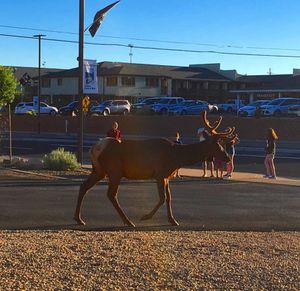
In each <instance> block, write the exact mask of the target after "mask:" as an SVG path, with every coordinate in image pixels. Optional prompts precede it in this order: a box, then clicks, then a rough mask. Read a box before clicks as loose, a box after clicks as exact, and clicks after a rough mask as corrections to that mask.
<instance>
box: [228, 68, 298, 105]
mask: <svg viewBox="0 0 300 291" xmlns="http://www.w3.org/2000/svg"><path fill="white" fill-rule="evenodd" d="M237 81H238V82H239V83H240V84H241V85H240V86H239V87H240V88H239V89H233V90H230V93H232V95H236V96H237V97H238V98H241V99H243V100H246V101H249V102H252V101H254V100H257V99H266V100H268V99H274V98H279V97H287V96H288V97H297V98H300V70H299V69H294V70H293V74H282V75H251V76H239V77H238V78H237Z"/></svg>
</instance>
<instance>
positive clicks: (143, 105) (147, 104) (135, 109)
mask: <svg viewBox="0 0 300 291" xmlns="http://www.w3.org/2000/svg"><path fill="white" fill-rule="evenodd" d="M160 99H162V97H149V98H145V99H143V100H141V101H140V102H138V103H134V104H132V105H131V109H130V112H131V113H133V114H147V113H150V110H151V105H153V104H155V103H158V102H159V101H160Z"/></svg>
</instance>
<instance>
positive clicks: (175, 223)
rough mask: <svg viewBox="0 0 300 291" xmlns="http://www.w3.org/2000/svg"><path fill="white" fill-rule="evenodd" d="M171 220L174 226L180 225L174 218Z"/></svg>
mask: <svg viewBox="0 0 300 291" xmlns="http://www.w3.org/2000/svg"><path fill="white" fill-rule="evenodd" d="M169 222H170V223H171V224H172V225H173V226H178V225H179V223H178V222H177V221H176V220H175V219H174V218H172V219H169Z"/></svg>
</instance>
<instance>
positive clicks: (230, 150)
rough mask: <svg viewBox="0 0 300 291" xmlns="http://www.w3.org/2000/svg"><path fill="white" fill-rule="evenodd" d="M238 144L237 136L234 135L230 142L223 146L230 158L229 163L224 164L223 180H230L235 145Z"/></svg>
mask: <svg viewBox="0 0 300 291" xmlns="http://www.w3.org/2000/svg"><path fill="white" fill-rule="evenodd" d="M239 142H240V140H239V138H238V136H237V135H236V136H235V137H234V138H233V139H232V140H230V141H229V142H227V143H226V144H225V151H226V153H227V154H228V156H229V157H230V161H229V162H228V163H227V164H226V172H227V173H226V174H225V175H224V178H231V177H232V173H233V170H234V156H235V147H234V146H235V145H236V144H238V143H239Z"/></svg>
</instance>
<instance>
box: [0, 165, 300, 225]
mask: <svg viewBox="0 0 300 291" xmlns="http://www.w3.org/2000/svg"><path fill="white" fill-rule="evenodd" d="M1 171H2V172H1ZM181 171H182V174H183V175H185V177H184V178H183V179H177V180H173V181H172V182H171V191H172V194H173V200H172V203H173V210H174V215H175V217H176V219H177V220H178V221H179V223H180V226H179V227H178V229H181V230H190V229H195V230H228V231H229V230H245V231H271V230H295V231H299V230H300V193H299V192H300V191H299V186H300V180H299V179H293V180H291V179H284V178H279V179H278V180H276V181H274V180H264V179H262V178H261V175H256V174H247V173H236V175H235V179H234V180H230V181H227V180H226V181H225V180H223V181H217V180H215V179H209V178H206V179H201V178H199V177H195V176H197V175H199V174H200V171H199V170H195V169H183V170H181ZM1 173H3V169H1V168H0V229H82V230H91V229H92V230H119V229H120V230H121V229H128V227H125V226H123V225H122V222H121V220H120V218H119V217H118V215H117V213H116V211H115V210H114V209H113V207H112V205H111V204H110V202H109V201H108V199H107V197H106V188H107V182H106V181H102V182H101V183H100V184H98V185H97V186H95V187H94V188H93V189H92V190H91V191H90V193H88V194H87V196H86V199H85V201H84V205H83V211H82V215H83V218H84V219H85V220H86V222H87V225H86V226H84V227H79V226H77V225H75V224H74V222H73V220H72V216H73V213H74V208H75V204H76V199H77V193H78V188H79V184H80V183H81V180H80V179H77V180H70V179H66V180H64V179H61V180H47V179H46V178H45V179H44V178H39V179H34V176H30V175H27V174H25V175H23V174H22V175H21V176H17V177H16V176H12V177H8V176H6V175H3V174H1ZM119 197H120V203H121V205H122V206H123V208H124V210H125V212H126V213H127V214H128V216H129V217H130V218H131V219H132V220H133V221H134V223H136V225H137V229H143V230H150V229H155V230H160V229H164V230H165V229H174V227H171V226H169V225H168V223H167V218H166V209H165V206H163V207H162V208H161V209H160V210H159V211H158V213H157V214H156V215H155V216H154V218H153V219H152V220H150V221H147V222H145V221H140V220H139V219H140V217H142V216H143V215H144V214H145V213H147V212H148V211H149V210H151V208H152V207H153V206H154V205H155V203H156V202H157V200H158V195H157V190H156V184H155V183H153V182H152V181H123V182H122V184H121V187H120V191H119Z"/></svg>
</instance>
